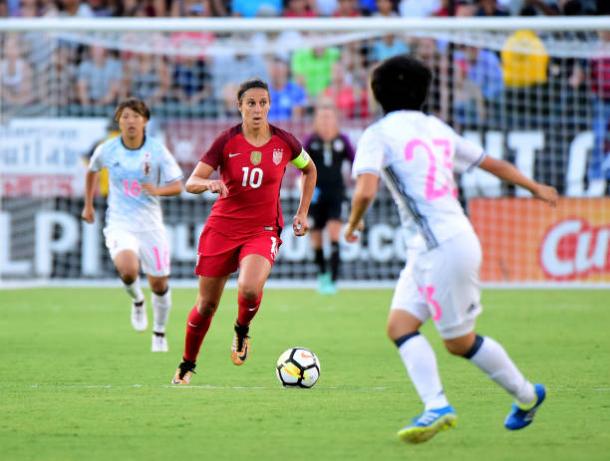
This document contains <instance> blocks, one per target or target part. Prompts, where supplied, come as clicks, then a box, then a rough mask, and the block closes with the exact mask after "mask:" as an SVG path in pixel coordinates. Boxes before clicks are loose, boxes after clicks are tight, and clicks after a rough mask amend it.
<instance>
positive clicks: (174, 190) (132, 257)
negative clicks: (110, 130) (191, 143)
mask: <svg viewBox="0 0 610 461" xmlns="http://www.w3.org/2000/svg"><path fill="white" fill-rule="evenodd" d="M114 118H115V121H116V122H118V124H119V129H120V131H121V135H120V136H118V137H116V138H114V139H111V140H108V141H106V142H104V143H102V144H100V145H99V146H98V147H97V148H96V149H95V152H94V153H93V156H92V157H91V161H90V163H89V171H88V172H87V178H86V186H85V206H84V208H83V212H82V215H81V217H82V219H84V220H85V221H86V222H88V223H92V222H93V221H94V220H95V210H94V208H93V196H94V194H95V187H96V183H97V176H98V173H99V171H100V170H101V169H102V168H107V169H108V176H109V179H110V188H109V193H108V208H107V210H106V226H105V227H104V237H105V239H106V247H107V248H108V251H109V252H110V256H111V257H112V260H113V262H114V265H115V267H116V269H117V271H118V273H119V277H120V278H121V280H122V281H123V284H124V286H125V290H126V291H127V293H128V294H129V296H130V297H131V299H132V305H131V324H132V326H133V328H134V329H135V330H136V331H144V330H146V329H147V327H148V318H147V315H146V305H145V302H144V301H145V299H144V293H143V292H142V288H141V286H140V277H139V274H140V263H141V265H142V271H143V272H144V273H145V274H146V275H147V276H148V283H149V285H150V288H151V290H152V305H153V336H152V351H153V352H167V350H168V345H167V339H166V338H165V327H166V324H167V319H168V315H169V311H170V309H171V292H170V289H169V285H168V278H169V274H170V248H169V242H168V239H167V234H166V231H165V227H164V225H163V214H162V212H161V203H160V200H159V197H160V196H170V195H178V194H180V192H182V171H181V169H180V167H179V166H178V163H177V162H176V160H175V159H174V157H173V156H172V154H171V153H170V152H169V151H168V150H167V148H166V147H165V146H163V144H161V143H160V142H158V141H156V140H154V139H152V138H149V137H147V136H146V123H147V122H148V120H149V119H150V111H149V109H148V107H146V104H145V103H144V102H143V101H140V100H138V99H128V100H126V101H123V102H122V103H121V104H119V106H118V107H117V109H116V112H115V116H114Z"/></svg>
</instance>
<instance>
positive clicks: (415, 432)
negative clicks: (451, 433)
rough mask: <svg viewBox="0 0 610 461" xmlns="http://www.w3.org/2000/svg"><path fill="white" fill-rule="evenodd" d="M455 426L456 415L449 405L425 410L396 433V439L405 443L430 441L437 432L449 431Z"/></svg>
mask: <svg viewBox="0 0 610 461" xmlns="http://www.w3.org/2000/svg"><path fill="white" fill-rule="evenodd" d="M456 424H457V414H456V413H455V410H454V409H453V407H452V406H451V405H447V406H446V407H443V408H435V409H433V410H426V411H424V412H423V413H422V414H421V415H419V416H417V417H415V418H413V422H412V423H411V424H410V425H408V426H405V427H403V428H402V429H401V430H400V431H398V438H399V439H400V440H402V441H403V442H407V443H422V442H425V441H427V440H430V439H431V438H432V437H434V436H435V435H436V433H437V432H439V431H444V430H446V429H451V428H452V427H455V425H456Z"/></svg>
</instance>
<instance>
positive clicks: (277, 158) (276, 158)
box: [273, 149, 284, 165]
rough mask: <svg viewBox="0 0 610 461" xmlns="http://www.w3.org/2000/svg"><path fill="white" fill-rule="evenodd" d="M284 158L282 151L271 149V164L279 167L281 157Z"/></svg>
mask: <svg viewBox="0 0 610 461" xmlns="http://www.w3.org/2000/svg"><path fill="white" fill-rule="evenodd" d="M283 156H284V149H273V163H275V164H276V165H279V164H280V163H282V157H283Z"/></svg>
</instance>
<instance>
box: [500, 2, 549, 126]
mask: <svg viewBox="0 0 610 461" xmlns="http://www.w3.org/2000/svg"><path fill="white" fill-rule="evenodd" d="M522 13H523V14H525V15H530V14H532V13H533V11H532V10H530V9H527V8H526V9H524V10H523V11H522ZM501 60H502V75H503V79H504V86H505V105H506V111H505V113H506V114H507V116H508V117H509V120H508V122H509V126H510V127H511V128H516V129H522V128H536V127H539V126H540V124H541V123H547V122H548V121H549V119H548V107H549V105H548V86H547V84H548V64H549V55H548V53H547V51H546V48H545V46H544V43H543V42H542V40H541V39H540V38H539V37H538V35H536V32H534V31H532V30H525V29H521V30H517V31H515V32H514V33H513V34H511V35H510V36H509V37H508V38H507V40H506V41H505V42H504V45H503V47H502V51H501Z"/></svg>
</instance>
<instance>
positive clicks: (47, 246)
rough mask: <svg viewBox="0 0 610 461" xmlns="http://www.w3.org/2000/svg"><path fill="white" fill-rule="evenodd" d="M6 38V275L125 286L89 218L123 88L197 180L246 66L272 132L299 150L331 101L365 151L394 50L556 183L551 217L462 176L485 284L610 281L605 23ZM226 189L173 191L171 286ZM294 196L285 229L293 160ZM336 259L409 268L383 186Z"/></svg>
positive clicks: (306, 249)
mask: <svg viewBox="0 0 610 461" xmlns="http://www.w3.org/2000/svg"><path fill="white" fill-rule="evenodd" d="M0 43H1V48H0V65H1V72H0V285H1V284H3V283H4V284H8V283H11V284H13V283H22V282H23V283H32V282H36V283H49V284H52V283H67V282H71V281H78V282H79V283H98V282H103V281H108V280H112V279H113V278H114V277H115V275H114V274H115V273H114V269H113V267H112V262H111V261H110V259H109V256H108V254H107V251H106V249H105V246H104V242H103V236H102V228H103V222H104V214H103V211H104V208H105V197H104V193H105V189H104V188H103V187H102V188H101V190H100V194H99V197H98V198H96V210H97V213H98V214H97V217H98V219H97V220H96V224H95V225H93V226H91V225H86V224H84V223H82V222H81V221H80V219H79V215H80V210H81V208H82V204H83V199H82V194H83V181H84V172H85V169H86V162H87V159H88V156H89V155H90V153H91V151H92V149H93V147H94V146H95V145H96V143H99V142H101V141H102V140H104V139H106V138H107V137H109V136H113V135H116V127H113V126H112V120H111V118H112V113H113V110H114V107H115V106H116V103H117V101H119V100H120V99H121V98H125V97H127V96H137V97H140V98H142V99H144V100H145V101H146V102H147V103H148V104H149V106H150V107H151V111H152V114H153V117H152V119H151V121H150V123H149V126H148V129H147V130H148V131H147V133H148V135H150V136H153V137H157V138H159V139H160V140H162V141H163V142H164V143H165V144H166V145H167V146H168V147H169V148H170V150H171V151H172V153H173V154H174V155H175V156H176V158H177V160H178V161H179V163H180V165H181V166H182V168H183V170H184V172H185V174H186V175H188V174H189V173H190V171H191V170H192V168H193V167H194V165H195V164H196V163H197V161H198V159H199V157H200V155H201V153H202V152H204V151H205V149H206V148H207V147H208V146H209V145H210V143H211V141H212V139H213V138H214V137H215V136H216V135H217V134H218V133H219V131H220V130H222V129H224V128H226V127H228V126H231V124H234V123H237V121H238V120H239V119H238V113H237V111H236V107H235V103H234V98H235V88H236V85H238V83H239V82H240V81H242V80H244V79H245V78H249V77H255V76H256V77H261V78H264V79H265V80H267V81H269V82H270V84H271V86H272V87H273V88H274V91H275V93H273V94H275V95H277V97H276V99H274V98H272V109H273V111H272V123H275V124H277V125H279V126H281V127H283V128H286V129H288V130H289V131H291V132H293V133H294V134H295V135H296V136H297V137H298V138H299V139H300V140H301V141H305V139H307V138H308V137H309V135H310V134H311V133H312V130H313V124H312V123H313V122H312V116H313V110H314V107H315V105H316V102H317V101H318V100H320V98H326V99H330V100H332V101H333V102H334V103H335V104H336V105H337V107H338V111H339V113H340V115H341V131H342V132H343V133H345V134H346V135H347V137H348V138H349V140H350V141H351V142H352V143H353V144H354V145H355V144H356V143H357V141H358V138H359V136H360V134H361V133H362V130H363V129H364V128H365V127H366V126H367V124H369V123H371V122H372V121H374V120H375V119H376V118H377V117H379V115H380V114H379V108H378V107H376V106H375V104H374V102H373V100H372V98H371V95H370V92H369V91H368V86H367V81H368V73H369V71H370V69H371V68H372V67H373V66H374V65H375V64H376V63H377V62H379V61H380V60H381V59H384V58H386V57H388V56H391V55H393V54H396V53H411V54H413V55H415V56H417V57H419V58H420V59H422V60H424V61H425V62H426V63H427V64H428V65H429V66H430V67H431V68H432V70H433V72H434V75H435V78H434V81H433V84H432V88H431V92H430V95H429V99H428V101H427V103H426V111H427V112H429V113H432V114H435V115H437V116H439V117H441V118H443V119H444V120H446V121H448V122H449V123H450V124H451V125H452V126H453V127H454V128H455V129H456V130H457V131H458V132H460V133H461V134H463V135H464V136H465V137H467V138H469V139H472V140H474V141H476V142H478V143H480V144H481V145H483V147H484V148H485V150H486V152H487V153H488V155H491V156H494V157H497V158H503V159H505V160H508V161H510V162H512V163H513V164H515V165H516V166H517V167H518V168H519V169H520V170H521V171H522V172H523V173H524V174H526V175H527V176H529V177H533V178H536V179H538V180H541V181H544V182H547V183H549V184H552V185H554V186H555V187H557V188H558V190H559V191H560V194H561V199H560V203H559V205H558V207H557V208H555V209H549V208H547V207H545V206H544V205H542V204H540V203H537V202H535V201H534V200H533V199H532V198H531V197H530V196H529V194H528V193H527V192H525V191H522V190H514V189H513V188H511V187H506V186H505V185H503V184H501V183H500V182H499V181H498V180H497V179H496V178H494V177H492V176H490V175H489V174H486V173H485V172H483V171H481V170H475V171H473V172H469V173H466V174H464V175H462V176H461V177H458V178H456V181H457V183H458V185H459V186H460V199H461V201H462V203H463V205H464V207H465V209H466V211H467V213H468V215H469V217H470V219H471V220H472V222H473V224H474V227H475V229H476V231H477V233H478V235H479V237H480V239H481V242H482V246H483V253H484V260H483V266H482V271H481V276H482V281H483V283H485V284H487V285H494V286H496V285H500V286H561V287H563V286H587V287H607V286H609V285H610V197H609V196H608V191H609V189H608V178H610V135H609V134H608V133H609V131H610V82H609V81H608V79H610V22H609V21H608V17H576V18H571V17H559V18H550V17H540V18H517V17H511V18H459V19H454V18H426V19H404V18H390V19H386V18H383V19H380V18H358V19H323V18H320V19H309V18H307V19H280V18H266V19H234V18H214V19H202V18H145V19H144V18H117V19H64V18H61V19H59V18H41V19H10V20H6V19H0ZM288 82H290V83H289V84H288ZM273 106H275V107H273ZM348 169H349V166H348V165H345V168H344V170H345V181H346V182H347V184H348V195H349V189H350V186H351V183H350V179H349V175H348ZM213 200H214V197H212V196H211V195H207V194H204V195H203V196H202V197H195V196H192V195H190V194H186V193H185V194H183V195H182V196H181V197H176V198H171V199H167V200H164V203H163V205H164V213H165V220H166V223H167V226H168V229H169V231H170V235H171V244H172V277H173V278H174V279H176V280H178V281H185V282H186V283H189V282H192V281H193V265H194V261H195V256H196V244H197V237H198V234H199V231H200V230H201V226H202V225H203V223H204V222H205V219H206V216H207V215H208V213H209V211H210V208H211V206H212V204H213ZM282 203H283V208H284V215H285V217H287V221H289V220H290V216H291V213H293V212H294V211H295V209H296V207H297V205H298V174H297V173H296V172H295V171H292V170H289V171H287V175H286V178H285V181H284V183H283V187H282ZM344 208H345V209H344V210H343V216H344V217H346V212H347V203H346V206H345V207H344ZM288 231H289V229H288V230H285V231H284V233H283V234H282V240H283V242H284V243H283V245H282V248H281V250H280V253H279V259H278V261H277V263H276V265H275V267H274V270H273V272H272V276H271V277H272V280H274V281H277V282H280V283H285V284H295V285H301V284H302V283H303V281H313V280H314V279H315V275H316V266H315V264H314V261H313V253H312V250H311V248H310V243H309V240H308V238H304V239H297V238H295V237H294V236H292V234H291V233H290V232H288ZM327 249H328V248H327ZM341 258H342V267H341V273H340V282H343V283H347V282H349V283H352V282H353V283H356V284H358V283H359V284H362V285H363V286H364V285H366V286H376V285H379V284H384V283H386V284H387V283H390V282H391V281H392V280H394V279H395V278H396V277H397V275H398V273H399V271H400V270H401V268H402V267H403V265H404V258H405V253H404V242H403V241H402V232H401V229H400V224H399V220H398V216H397V213H396V211H395V209H394V204H393V203H392V201H391V198H390V196H389V194H388V192H387V191H385V190H381V191H380V195H379V197H378V199H377V200H376V202H375V204H374V205H373V208H372V209H371V211H370V213H369V214H368V216H367V229H366V231H365V232H364V234H363V241H362V242H361V243H360V244H357V245H347V244H345V242H342V243H341Z"/></svg>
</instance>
